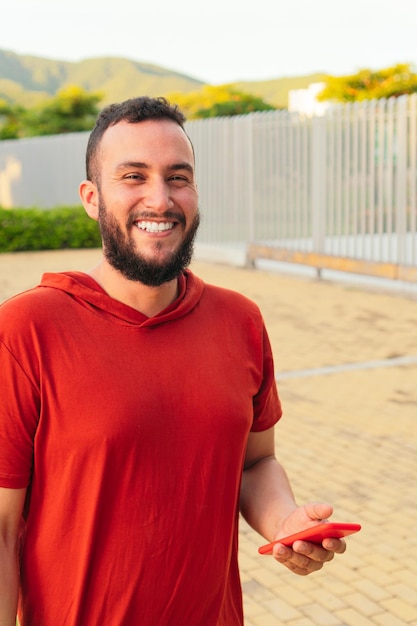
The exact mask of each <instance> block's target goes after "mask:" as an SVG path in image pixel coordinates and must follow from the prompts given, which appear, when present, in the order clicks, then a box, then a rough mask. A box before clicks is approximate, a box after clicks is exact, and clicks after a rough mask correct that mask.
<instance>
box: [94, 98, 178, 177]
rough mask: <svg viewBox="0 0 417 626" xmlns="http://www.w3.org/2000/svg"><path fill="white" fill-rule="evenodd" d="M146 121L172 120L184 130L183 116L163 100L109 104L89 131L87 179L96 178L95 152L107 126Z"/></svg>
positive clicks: (134, 99) (135, 99) (133, 100)
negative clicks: (123, 122) (124, 122)
mask: <svg viewBox="0 0 417 626" xmlns="http://www.w3.org/2000/svg"><path fill="white" fill-rule="evenodd" d="M147 120H172V121H173V122H176V123H177V124H178V125H179V126H181V128H184V123H185V116H184V115H183V113H182V112H181V111H180V109H179V108H178V107H177V105H175V104H174V105H173V104H170V103H169V102H168V100H166V99H165V98H149V97H148V96H141V97H139V98H131V99H130V100H125V102H121V103H119V104H110V105H109V106H107V107H105V108H104V109H103V110H102V111H101V113H100V114H99V116H98V117H97V120H96V123H95V126H94V128H93V130H92V131H91V134H90V137H89V140H88V144H87V152H86V171H87V179H88V180H93V179H94V178H97V176H98V171H97V152H98V148H99V145H100V141H101V138H102V137H103V135H104V133H105V132H106V130H107V129H108V128H109V126H114V125H115V124H118V123H119V122H122V121H126V122H129V123H131V124H138V123H139V122H145V121H147Z"/></svg>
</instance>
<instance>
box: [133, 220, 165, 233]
mask: <svg viewBox="0 0 417 626" xmlns="http://www.w3.org/2000/svg"><path fill="white" fill-rule="evenodd" d="M136 225H137V227H138V228H140V229H141V230H146V231H147V232H148V233H162V232H163V231H165V230H170V229H171V228H174V222H137V223H136Z"/></svg>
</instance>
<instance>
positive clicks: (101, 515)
mask: <svg viewBox="0 0 417 626" xmlns="http://www.w3.org/2000/svg"><path fill="white" fill-rule="evenodd" d="M80 195H81V199H82V201H83V204H84V206H85V209H86V211H87V213H88V215H89V216H90V217H91V218H92V219H95V220H97V221H98V222H99V225H100V229H101V234H102V240H103V255H102V258H101V260H100V262H99V264H98V266H97V267H95V268H93V269H92V270H91V271H90V272H88V273H82V272H64V273H59V274H45V275H44V276H43V278H42V282H41V284H40V285H39V286H38V287H37V288H35V289H32V290H31V291H29V292H26V293H24V294H20V295H18V296H16V297H14V298H12V299H11V300H9V301H8V302H6V303H4V304H3V305H2V307H0V329H1V330H0V389H1V399H0V626H14V624H15V618H16V611H17V605H18V597H19V608H18V614H19V619H20V624H21V626H57V625H58V624H59V625H60V626H86V625H87V624H88V625H91V626H98V625H100V626H124V625H126V624H132V625H135V626H136V625H138V626H179V625H181V626H182V625H185V624H186V625H187V626H241V625H242V624H243V612H242V593H241V587H240V581H239V572H238V564H237V539H238V516H239V511H240V512H241V513H242V514H243V515H244V517H245V518H246V519H247V521H248V522H249V523H250V524H251V525H252V526H253V527H254V528H255V529H256V530H257V531H258V532H259V533H261V534H262V535H263V536H264V537H265V539H266V540H268V541H272V540H274V539H276V538H278V537H282V536H284V535H287V534H290V533H294V532H296V531H299V530H301V529H304V528H307V527H310V526H313V525H315V524H317V523H318V522H319V521H321V520H322V519H325V518H327V517H329V516H330V515H331V513H332V507H331V506H330V505H328V504H325V503H310V504H306V505H303V506H297V504H296V503H295V501H294V497H293V494H292V492H291V488H290V485H289V483H288V480H287V478H286V475H285V472H284V469H283V468H282V466H281V465H280V463H279V462H278V460H277V459H276V457H275V449H274V425H275V424H276V422H277V421H278V420H279V418H280V416H281V406H280V402H279V399H278V393H277V389H276V385H275V381H274V370H273V359H272V354H271V348H270V344H269V341H268V337H267V333H266V331H265V327H264V323H263V320H262V316H261V314H260V311H259V309H258V307H257V306H256V305H255V304H254V303H253V302H251V301H249V300H247V299H246V298H244V297H243V296H241V295H240V294H237V293H234V292H232V291H228V290H225V289H221V288H218V287H214V286H211V285H207V284H204V283H203V281H202V280H201V279H199V278H198V277H197V276H195V275H194V274H193V273H192V272H191V271H189V270H188V269H187V266H188V265H189V263H190V260H191V256H192V249H193V242H194V238H195V235H196V232H197V229H198V223H199V211H198V196H197V187H196V182H195V178H194V154H193V148H192V145H191V143H190V140H189V138H188V136H187V135H186V133H185V131H184V117H183V115H182V114H181V112H180V111H179V110H178V109H177V108H176V107H173V106H171V105H170V104H169V103H168V102H166V101H165V100H164V99H151V98H146V97H143V98H137V99H133V100H129V101H127V102H124V103H122V104H117V105H111V106H110V107H107V108H106V109H104V110H103V112H102V113H101V114H100V116H99V118H98V120H97V123H96V126H95V128H94V129H93V131H92V133H91V136H90V140H89V143H88V147H87V179H86V180H85V181H83V182H82V183H81V185H80ZM344 550H345V543H344V542H343V540H337V539H325V540H324V541H323V543H322V545H314V544H311V543H308V542H305V541H298V542H296V543H295V544H294V545H293V546H292V548H290V547H285V546H283V545H279V544H278V545H276V546H275V547H274V550H273V556H274V557H275V559H276V560H277V561H280V562H282V563H283V564H284V565H286V566H287V567H288V568H290V569H291V570H293V571H294V572H296V573H298V574H301V575H305V574H309V573H311V572H313V571H316V570H318V569H320V568H321V567H322V566H323V564H324V563H325V562H326V561H330V560H331V559H332V558H333V556H334V554H335V553H337V552H338V553H342V552H344Z"/></svg>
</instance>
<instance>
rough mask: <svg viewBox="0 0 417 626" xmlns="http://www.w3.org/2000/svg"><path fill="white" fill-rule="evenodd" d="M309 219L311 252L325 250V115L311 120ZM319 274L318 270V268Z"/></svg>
mask: <svg viewBox="0 0 417 626" xmlns="http://www.w3.org/2000/svg"><path fill="white" fill-rule="evenodd" d="M311 124H312V128H311V219H312V238H313V252H319V253H320V252H325V238H326V144H327V141H326V140H327V136H326V134H327V133H326V125H327V120H326V116H323V117H313V118H312V120H311ZM318 274H319V276H320V270H318Z"/></svg>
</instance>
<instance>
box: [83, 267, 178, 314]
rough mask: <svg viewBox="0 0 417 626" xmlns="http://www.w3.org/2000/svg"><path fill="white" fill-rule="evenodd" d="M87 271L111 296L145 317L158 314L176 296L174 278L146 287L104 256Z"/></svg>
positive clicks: (176, 283) (176, 287)
mask: <svg viewBox="0 0 417 626" xmlns="http://www.w3.org/2000/svg"><path fill="white" fill-rule="evenodd" d="M88 273H89V274H90V276H92V277H93V278H94V280H95V281H97V282H98V284H99V285H100V286H101V287H102V288H103V289H104V291H105V292H106V293H108V295H109V296H110V297H111V298H114V300H118V301H119V302H123V304H127V305H128V306H130V307H132V308H133V309H136V310H137V311H139V312H140V313H143V315H146V317H154V316H155V315H158V313H160V312H161V311H163V310H164V309H166V307H167V306H169V305H170V304H172V302H174V300H175V299H176V298H177V296H178V280H177V279H176V278H175V279H174V280H172V281H170V282H168V283H164V284H163V285H161V286H160V287H148V285H144V284H143V283H141V282H138V281H133V280H129V279H127V278H125V276H123V274H121V273H120V272H119V271H118V270H116V269H114V268H113V267H112V266H111V265H109V263H107V261H106V259H104V258H103V259H102V260H101V261H100V263H99V264H98V265H97V266H96V267H94V268H93V269H91V270H90V272H88Z"/></svg>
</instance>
